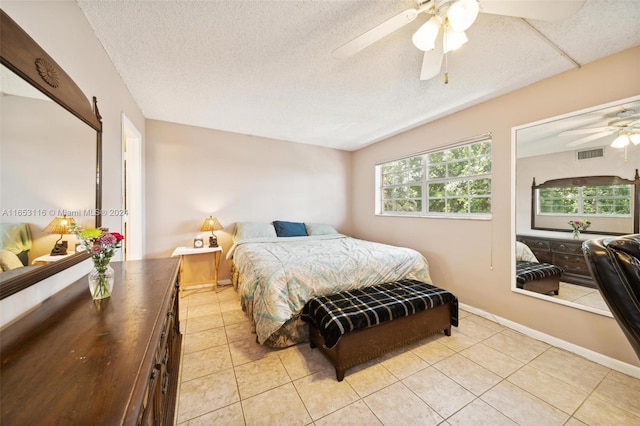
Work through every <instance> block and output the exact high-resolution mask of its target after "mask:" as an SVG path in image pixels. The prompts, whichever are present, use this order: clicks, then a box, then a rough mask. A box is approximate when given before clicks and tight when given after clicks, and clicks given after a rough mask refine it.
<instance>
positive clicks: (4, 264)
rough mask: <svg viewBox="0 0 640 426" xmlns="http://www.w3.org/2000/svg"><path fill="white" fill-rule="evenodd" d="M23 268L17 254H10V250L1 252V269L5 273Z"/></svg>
mask: <svg viewBox="0 0 640 426" xmlns="http://www.w3.org/2000/svg"><path fill="white" fill-rule="evenodd" d="M23 266H24V265H23V264H22V262H21V261H20V259H18V256H16V255H15V253H12V252H10V251H9V250H0V268H1V269H2V271H3V272H4V271H10V270H12V269H16V268H22V267H23Z"/></svg>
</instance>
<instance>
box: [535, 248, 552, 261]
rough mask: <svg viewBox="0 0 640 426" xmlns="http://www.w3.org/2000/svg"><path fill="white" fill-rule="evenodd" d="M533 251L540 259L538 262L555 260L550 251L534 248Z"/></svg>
mask: <svg viewBox="0 0 640 426" xmlns="http://www.w3.org/2000/svg"><path fill="white" fill-rule="evenodd" d="M531 252H532V253H533V255H534V256H535V257H536V259H538V262H542V263H552V262H553V256H552V255H551V252H550V251H541V250H534V249H532V250H531Z"/></svg>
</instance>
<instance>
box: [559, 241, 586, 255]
mask: <svg viewBox="0 0 640 426" xmlns="http://www.w3.org/2000/svg"><path fill="white" fill-rule="evenodd" d="M551 251H553V252H554V253H573V254H577V255H579V256H582V243H581V242H579V243H578V242H575V243H568V242H560V241H557V242H556V241H554V242H552V243H551Z"/></svg>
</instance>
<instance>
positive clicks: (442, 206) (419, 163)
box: [376, 135, 491, 216]
mask: <svg viewBox="0 0 640 426" xmlns="http://www.w3.org/2000/svg"><path fill="white" fill-rule="evenodd" d="M376 174H377V178H378V185H377V191H376V198H377V201H378V202H377V208H376V210H377V211H376V213H377V214H402V215H410V216H426V215H446V216H488V215H490V214H491V139H490V138H489V137H488V136H487V135H483V136H482V137H480V138H476V140H475V141H474V142H472V143H465V144H464V145H460V144H458V145H456V146H453V147H451V148H448V149H443V150H438V151H430V152H425V153H421V154H416V155H414V156H412V157H408V158H403V159H400V160H395V161H390V162H387V163H383V164H380V165H378V166H377V167H376Z"/></svg>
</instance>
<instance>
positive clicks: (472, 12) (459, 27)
mask: <svg viewBox="0 0 640 426" xmlns="http://www.w3.org/2000/svg"><path fill="white" fill-rule="evenodd" d="M478 12H480V5H478V2H477V1H476V0H458V1H457V2H455V3H453V4H452V5H451V6H450V7H449V10H448V11H447V19H448V20H449V23H450V24H451V28H453V29H454V30H456V31H458V32H462V31H466V30H467V29H468V28H469V27H470V26H471V24H473V23H474V21H475V20H476V18H477V17H478Z"/></svg>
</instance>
